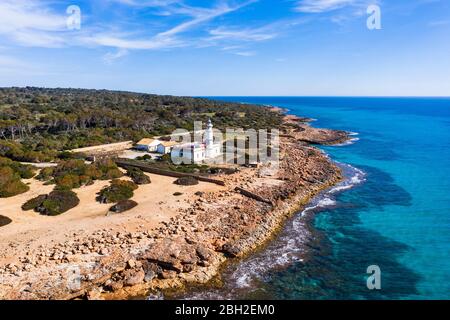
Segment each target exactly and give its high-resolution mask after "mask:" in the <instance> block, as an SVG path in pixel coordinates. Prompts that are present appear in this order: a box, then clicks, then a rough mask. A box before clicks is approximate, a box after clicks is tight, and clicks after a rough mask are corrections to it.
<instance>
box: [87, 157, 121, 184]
mask: <svg viewBox="0 0 450 320" xmlns="http://www.w3.org/2000/svg"><path fill="white" fill-rule="evenodd" d="M93 165H94V166H95V168H97V170H99V171H100V172H101V176H100V178H99V179H101V180H111V179H118V178H120V177H122V176H123V173H122V171H120V170H119V168H118V167H117V165H116V163H115V162H114V161H112V160H111V159H102V160H99V161H97V162H95V163H94V164H93Z"/></svg>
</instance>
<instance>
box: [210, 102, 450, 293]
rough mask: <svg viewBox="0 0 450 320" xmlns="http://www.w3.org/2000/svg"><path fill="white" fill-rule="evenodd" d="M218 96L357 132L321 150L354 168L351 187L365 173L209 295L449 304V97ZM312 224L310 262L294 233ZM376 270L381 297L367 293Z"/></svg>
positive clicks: (289, 225)
mask: <svg viewBox="0 0 450 320" xmlns="http://www.w3.org/2000/svg"><path fill="white" fill-rule="evenodd" d="M220 99H223V100H228V101H236V102H248V103H257V104H264V105H273V106H280V107H284V108H287V109H289V110H290V113H292V114H296V115H300V116H306V117H311V118H315V119H317V121H316V122H313V125H314V126H316V127H326V128H333V129H343V130H348V131H352V132H357V133H358V134H359V135H358V136H357V137H358V138H359V141H356V142H355V143H354V144H351V145H347V146H340V147H324V148H323V149H324V151H325V152H327V153H328V154H329V155H330V157H331V158H332V159H333V160H335V161H338V162H340V163H343V164H349V165H351V166H352V167H353V168H351V167H348V168H347V167H345V168H346V172H347V177H348V179H349V180H348V181H347V183H349V181H350V179H351V177H354V175H355V173H356V174H357V173H358V172H359V171H357V170H356V168H357V169H360V170H362V171H363V172H364V176H361V175H359V176H358V177H356V176H355V177H354V179H355V178H356V180H357V181H356V182H358V183H356V184H354V186H353V188H351V189H349V190H346V191H344V192H340V193H338V192H335V193H331V194H324V195H322V196H321V197H318V198H317V199H315V204H314V205H312V207H311V208H310V210H307V211H306V212H305V214H304V216H301V214H300V213H299V215H297V216H296V217H294V218H293V219H292V221H289V222H288V223H287V226H286V228H285V230H284V231H283V232H282V234H281V235H280V236H279V237H278V238H277V239H276V240H275V241H274V242H273V243H272V244H271V245H270V246H269V247H268V248H266V249H265V250H264V251H262V252H260V253H258V254H257V255H255V256H252V257H250V258H248V259H247V260H245V261H243V262H241V263H240V265H237V266H233V267H230V268H229V270H228V271H226V272H225V276H224V279H225V282H227V281H228V282H229V283H226V284H225V288H223V289H222V291H220V290H218V291H215V292H214V294H212V293H210V294H209V297H214V296H217V297H219V296H222V297H224V296H225V297H228V298H251V297H262V298H275V299H450V280H449V278H450V179H449V177H450V99H438V98H435V99H434V98H312V97H311V98H294V97H292V98H287V97H286V98H281V97H274V98H270V97H261V98H257V97H248V98H243V97H227V98H220ZM353 182H355V181H353ZM308 219H312V221H311V225H312V226H313V230H312V231H313V232H312V235H313V236H311V235H309V236H308V235H307V237H309V238H310V240H311V241H310V244H309V248H308V253H310V254H309V255H308V256H309V257H310V258H309V259H307V260H304V259H303V257H304V256H302V255H304V254H305V252H304V250H303V249H301V248H300V247H297V246H296V241H297V240H299V242H301V241H300V240H302V237H305V235H302V234H297V233H296V226H298V225H299V224H304V223H306V222H305V221H307V220H308ZM275 260H280V261H282V262H283V263H282V264H280V263H276V262H274V261H275ZM369 265H378V266H379V267H380V268H381V273H382V274H381V283H382V288H381V290H376V291H371V290H368V289H367V287H366V277H367V274H366V269H367V267H368V266H369ZM225 291H226V292H227V293H225ZM203 294H204V292H203Z"/></svg>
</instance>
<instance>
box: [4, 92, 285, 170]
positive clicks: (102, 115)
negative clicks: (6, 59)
mask: <svg viewBox="0 0 450 320" xmlns="http://www.w3.org/2000/svg"><path fill="white" fill-rule="evenodd" d="M208 117H213V118H214V123H215V125H216V127H218V128H219V129H225V128H227V127H240V128H244V129H247V128H254V129H259V128H275V127H278V126H279V125H280V123H281V116H278V115H276V114H274V113H273V112H270V111H269V109H268V108H262V107H260V106H253V105H248V104H239V103H225V102H219V101H213V100H209V99H204V98H191V97H173V96H159V95H152V94H138V93H131V92H117V91H106V90H84V89H44V88H32V87H26V88H0V156H6V157H8V158H11V159H14V160H18V161H30V162H42V161H48V160H51V159H54V158H55V157H56V156H57V155H58V153H59V152H61V151H63V150H68V149H73V148H80V147H86V146H92V145H98V144H103V143H109V142H117V141H123V140H134V141H137V140H139V139H141V138H143V137H151V136H155V135H164V134H169V133H171V132H172V131H173V130H174V129H176V128H184V129H188V130H191V129H193V123H194V121H200V120H202V121H206V120H207V119H208Z"/></svg>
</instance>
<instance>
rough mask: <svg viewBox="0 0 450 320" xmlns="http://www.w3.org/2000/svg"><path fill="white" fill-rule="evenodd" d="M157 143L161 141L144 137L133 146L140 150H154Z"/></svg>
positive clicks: (156, 147)
mask: <svg viewBox="0 0 450 320" xmlns="http://www.w3.org/2000/svg"><path fill="white" fill-rule="evenodd" d="M159 144H161V141H159V140H157V139H149V138H145V139H142V140H141V141H139V142H138V143H137V144H136V146H135V147H134V148H135V149H136V150H140V151H146V152H156V151H157V149H158V145H159Z"/></svg>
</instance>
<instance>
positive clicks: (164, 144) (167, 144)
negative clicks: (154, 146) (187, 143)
mask: <svg viewBox="0 0 450 320" xmlns="http://www.w3.org/2000/svg"><path fill="white" fill-rule="evenodd" d="M177 144H179V143H178V142H175V141H162V142H161V143H160V144H159V145H163V146H164V147H173V146H176V145H177Z"/></svg>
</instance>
